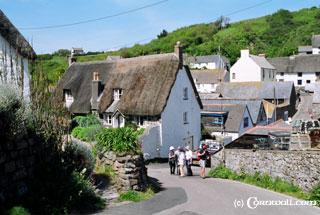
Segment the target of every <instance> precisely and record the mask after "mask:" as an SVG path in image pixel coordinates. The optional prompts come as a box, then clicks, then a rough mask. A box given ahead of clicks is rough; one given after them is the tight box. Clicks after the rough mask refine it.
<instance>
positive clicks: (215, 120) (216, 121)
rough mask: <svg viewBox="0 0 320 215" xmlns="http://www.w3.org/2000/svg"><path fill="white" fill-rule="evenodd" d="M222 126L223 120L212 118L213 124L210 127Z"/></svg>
mask: <svg viewBox="0 0 320 215" xmlns="http://www.w3.org/2000/svg"><path fill="white" fill-rule="evenodd" d="M222 124H223V118H222V117H220V116H218V117H214V118H213V122H212V125H215V126H217V125H218V126H220V125H222Z"/></svg>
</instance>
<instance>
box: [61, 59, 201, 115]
mask: <svg viewBox="0 0 320 215" xmlns="http://www.w3.org/2000/svg"><path fill="white" fill-rule="evenodd" d="M185 69H186V71H187V75H188V78H189V80H190V83H191V84H192V87H193V92H194V94H195V96H196V98H197V99H198V103H199V105H200V107H201V108H202V103H201V101H200V98H199V95H198V93H197V91H196V88H195V85H194V83H193V80H192V77H191V73H190V71H189V69H188V67H185ZM178 71H179V59H178V57H177V55H175V54H160V55H150V56H143V57H136V58H127V59H120V60H117V61H97V62H86V63H74V64H72V65H71V66H70V67H69V68H68V69H67V71H66V72H65V73H64V74H63V76H62V77H61V79H60V80H59V83H58V85H57V89H56V92H55V94H56V98H57V100H58V101H63V90H64V89H71V92H72V95H73V97H74V102H73V103H72V105H71V106H70V110H71V112H73V113H89V112H90V110H91V103H90V100H91V83H92V79H93V72H98V73H99V79H100V80H101V82H102V84H103V85H104V90H103V94H102V96H101V100H100V104H99V108H98V112H99V113H103V112H104V111H106V110H107V109H108V108H109V107H110V109H113V110H115V109H118V110H119V111H120V112H121V113H123V114H125V115H140V116H155V115H160V114H161V113H162V111H163V110H164V108H165V106H166V104H167V100H168V97H169V95H170V92H171V88H172V86H173V84H174V82H175V80H176V76H177V74H178ZM115 88H121V89H122V90H123V94H122V96H121V98H120V100H119V102H118V103H117V104H115V103H113V102H114V100H113V89H115ZM112 104H113V105H112Z"/></svg>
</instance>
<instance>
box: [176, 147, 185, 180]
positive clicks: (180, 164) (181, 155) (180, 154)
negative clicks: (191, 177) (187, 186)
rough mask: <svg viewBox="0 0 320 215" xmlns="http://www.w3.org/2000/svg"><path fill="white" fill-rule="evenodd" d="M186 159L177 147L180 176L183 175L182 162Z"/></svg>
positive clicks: (181, 150)
mask: <svg viewBox="0 0 320 215" xmlns="http://www.w3.org/2000/svg"><path fill="white" fill-rule="evenodd" d="M185 161H186V155H185V153H184V151H183V149H182V148H179V155H178V165H179V167H180V176H181V177H184V163H185Z"/></svg>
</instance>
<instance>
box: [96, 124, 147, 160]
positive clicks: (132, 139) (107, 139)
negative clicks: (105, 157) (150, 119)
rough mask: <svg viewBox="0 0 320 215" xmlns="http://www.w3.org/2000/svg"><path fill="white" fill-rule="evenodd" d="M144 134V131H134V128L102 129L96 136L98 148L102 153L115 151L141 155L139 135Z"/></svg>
mask: <svg viewBox="0 0 320 215" xmlns="http://www.w3.org/2000/svg"><path fill="white" fill-rule="evenodd" d="M142 133H143V129H141V130H138V131H136V130H134V129H133V128H128V127H124V128H109V129H102V131H101V132H100V133H98V134H97V135H96V138H95V139H96V141H97V142H98V144H97V145H98V146H97V148H99V149H100V150H102V151H104V152H105V151H114V152H119V153H126V152H129V153H133V154H137V153H140V152H141V151H140V145H139V142H138V141H139V135H140V134H142Z"/></svg>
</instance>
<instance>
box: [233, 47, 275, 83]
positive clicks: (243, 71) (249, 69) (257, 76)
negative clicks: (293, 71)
mask: <svg viewBox="0 0 320 215" xmlns="http://www.w3.org/2000/svg"><path fill="white" fill-rule="evenodd" d="M275 80H276V70H275V68H274V67H273V66H272V65H271V64H270V63H269V62H268V61H267V60H266V58H265V57H264V56H263V55H261V56H255V55H250V54H249V50H241V57H240V58H239V60H238V61H237V62H236V63H235V64H234V65H233V66H232V67H231V69H230V82H252V81H275Z"/></svg>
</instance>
